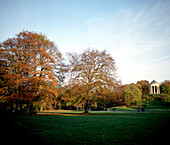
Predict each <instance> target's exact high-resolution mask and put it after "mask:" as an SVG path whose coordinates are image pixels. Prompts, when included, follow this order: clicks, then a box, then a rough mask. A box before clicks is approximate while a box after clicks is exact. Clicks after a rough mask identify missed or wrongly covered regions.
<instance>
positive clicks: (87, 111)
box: [84, 99, 89, 113]
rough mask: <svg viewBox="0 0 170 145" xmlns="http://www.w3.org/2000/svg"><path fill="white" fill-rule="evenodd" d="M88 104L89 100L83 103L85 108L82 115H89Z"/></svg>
mask: <svg viewBox="0 0 170 145" xmlns="http://www.w3.org/2000/svg"><path fill="white" fill-rule="evenodd" d="M88 102H89V100H88V99H87V100H86V103H85V107H84V108H85V111H84V113H89V103H88Z"/></svg>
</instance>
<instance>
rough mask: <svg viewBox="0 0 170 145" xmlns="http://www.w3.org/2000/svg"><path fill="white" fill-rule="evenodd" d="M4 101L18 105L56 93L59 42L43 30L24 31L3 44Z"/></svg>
mask: <svg viewBox="0 0 170 145" xmlns="http://www.w3.org/2000/svg"><path fill="white" fill-rule="evenodd" d="M0 46H1V47H0V60H1V64H0V65H1V67H0V74H1V82H0V86H1V87H0V96H1V98H0V99H1V102H10V103H15V104H17V105H21V106H22V105H23V104H27V105H28V106H29V105H30V104H31V103H32V102H33V101H37V100H40V99H42V98H52V97H56V96H57V91H56V90H57V89H56V86H57V83H56V77H55V67H56V63H57V61H58V60H59V58H60V57H61V54H60V52H59V51H58V49H57V47H56V45H55V44H54V43H53V42H51V41H49V40H48V39H47V37H46V36H45V35H43V34H38V33H34V32H28V31H23V32H21V33H19V34H17V35H16V37H14V38H12V39H8V40H6V41H4V42H2V43H1V44H0Z"/></svg>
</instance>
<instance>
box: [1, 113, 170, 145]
mask: <svg viewBox="0 0 170 145" xmlns="http://www.w3.org/2000/svg"><path fill="white" fill-rule="evenodd" d="M72 115H73V116H64V115H62V116H61V115H18V116H10V117H9V118H8V120H7V121H5V123H1V127H3V126H4V127H5V129H4V130H1V132H4V134H3V135H4V137H3V138H2V139H1V142H3V141H6V144H8V143H10V141H12V143H13V144H26V145H28V144H31V145H32V144H36V145H39V144H41V145H44V144H46V145H52V144H83V145H85V144H156V143H160V144H163V142H168V137H169V134H168V132H169V131H170V125H169V121H170V113H169V112H162V113H159V112H157V113H156V112H155V113H113V114H111V115H110V114H108V115H84V116H82V115H80V116H74V114H72ZM6 138H8V139H7V140H6Z"/></svg>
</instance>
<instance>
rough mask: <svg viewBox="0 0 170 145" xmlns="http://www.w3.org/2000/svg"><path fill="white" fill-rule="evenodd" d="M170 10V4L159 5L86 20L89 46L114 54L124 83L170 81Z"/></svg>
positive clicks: (160, 3)
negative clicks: (145, 80)
mask: <svg viewBox="0 0 170 145" xmlns="http://www.w3.org/2000/svg"><path fill="white" fill-rule="evenodd" d="M169 7H170V3H169V2H168V3H164V2H158V3H156V4H155V5H153V6H152V7H150V6H147V7H143V8H141V9H140V10H139V11H138V12H136V11H134V10H130V9H128V10H122V11H119V13H118V14H115V15H113V16H110V17H109V18H107V19H106V18H103V17H97V18H93V19H89V20H87V29H88V36H87V37H88V41H89V44H90V45H91V46H93V47H95V48H98V49H106V50H108V51H109V52H110V53H111V54H112V56H113V57H114V58H115V59H116V64H117V67H118V73H119V76H120V78H122V81H123V82H124V83H131V82H134V83H135V82H136V81H138V80H140V79H148V80H150V81H151V80H152V79H153V78H154V77H156V78H155V79H158V81H163V80H161V79H165V76H166V77H169V78H170V75H169V71H170V67H169V65H167V64H170V55H169V54H170V33H169V32H170V26H169V24H170V15H169V13H170V9H169ZM158 64H159V65H158ZM169 78H166V79H169Z"/></svg>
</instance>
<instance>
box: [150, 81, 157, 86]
mask: <svg viewBox="0 0 170 145" xmlns="http://www.w3.org/2000/svg"><path fill="white" fill-rule="evenodd" d="M151 84H159V83H158V82H156V81H155V80H153V81H152V82H151V83H150V85H151Z"/></svg>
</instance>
